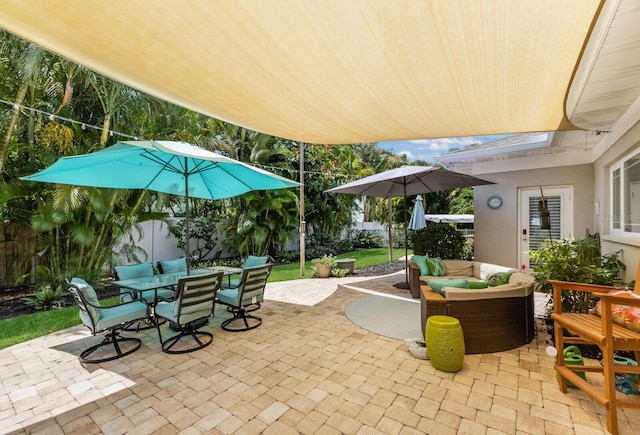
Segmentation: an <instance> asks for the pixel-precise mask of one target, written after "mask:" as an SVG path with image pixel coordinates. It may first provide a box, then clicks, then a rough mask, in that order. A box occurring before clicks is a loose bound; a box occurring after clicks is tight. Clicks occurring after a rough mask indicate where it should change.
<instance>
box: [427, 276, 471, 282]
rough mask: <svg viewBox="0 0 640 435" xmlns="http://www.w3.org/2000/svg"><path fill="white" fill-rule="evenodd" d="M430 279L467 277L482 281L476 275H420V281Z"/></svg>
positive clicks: (467, 278)
mask: <svg viewBox="0 0 640 435" xmlns="http://www.w3.org/2000/svg"><path fill="white" fill-rule="evenodd" d="M430 279H466V280H469V281H480V280H479V279H478V278H476V277H474V276H468V275H445V276H433V275H424V276H421V277H420V281H422V282H424V283H426V282H427V281H429V280H430Z"/></svg>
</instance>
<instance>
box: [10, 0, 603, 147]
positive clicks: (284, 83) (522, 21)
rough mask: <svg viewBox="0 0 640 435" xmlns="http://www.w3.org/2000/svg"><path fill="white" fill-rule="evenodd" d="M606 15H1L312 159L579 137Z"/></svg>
mask: <svg viewBox="0 0 640 435" xmlns="http://www.w3.org/2000/svg"><path fill="white" fill-rule="evenodd" d="M600 6H601V1H600V0H535V1H519V0H473V1H471V0H446V1H445V0H431V1H429V0H415V1H410V0H395V1H391V0H389V1H374V0H322V1H307V0H301V1H294V0H233V1H229V0H190V1H186V0H180V1H178V0H146V1H145V0H109V1H104V0H77V1H70V0H68V1H53V0H38V1H24V0H3V2H2V6H1V7H0V27H2V28H4V29H6V30H8V31H9V32H12V33H14V34H16V35H18V36H21V37H23V38H25V39H27V40H30V41H33V42H35V43H37V44H38V45H40V46H42V47H44V48H47V49H49V50H51V51H53V52H55V53H57V54H60V55H62V56H64V57H66V58H69V59H71V60H73V61H76V62H78V63H81V64H83V65H86V66H87V67H89V68H91V69H93V70H95V71H97V72H100V73H102V74H105V75H107V76H109V77H111V78H113V79H115V80H118V81H121V82H123V83H125V84H127V85H130V86H132V87H134V88H136V89H139V90H141V91H143V92H147V93H149V94H152V95H155V96H157V97H159V98H162V99H165V100H167V101H171V102H173V103H176V104H178V105H181V106H184V107H188V108H190V109H193V110H196V111H198V112H201V113H204V114H207V115H209V116H212V117H215V118H218V119H222V120H225V121H228V122H231V123H234V124H237V125H241V126H244V127H247V128H250V129H253V130H257V131H261V132H265V133H269V134H272V135H275V136H280V137H285V138H290V139H294V140H300V141H305V142H311V143H355V142H369V141H385V140H394V139H418V138H434V137H449V136H466V135H483V134H496V133H515V132H527V131H546V130H556V129H566V128H571V126H570V124H569V123H568V122H567V120H566V118H565V110H564V100H565V96H566V94H567V91H568V88H569V85H570V83H571V78H572V74H573V72H574V69H575V67H576V64H577V62H578V61H579V58H580V53H581V50H582V48H583V45H584V43H585V40H586V38H588V36H589V31H590V28H591V25H592V23H593V22H594V20H595V18H596V16H597V13H598V11H599V8H600Z"/></svg>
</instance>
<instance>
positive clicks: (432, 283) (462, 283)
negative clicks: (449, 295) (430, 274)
mask: <svg viewBox="0 0 640 435" xmlns="http://www.w3.org/2000/svg"><path fill="white" fill-rule="evenodd" d="M427 285H428V286H429V287H431V288H432V289H433V291H434V292H436V293H438V294H440V295H442V296H444V291H442V289H443V288H445V287H456V288H469V280H467V279H458V278H449V279H430V280H429V281H427Z"/></svg>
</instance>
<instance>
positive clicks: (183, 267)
mask: <svg viewBox="0 0 640 435" xmlns="http://www.w3.org/2000/svg"><path fill="white" fill-rule="evenodd" d="M158 264H159V265H160V268H161V269H162V273H176V272H186V271H187V259H186V258H185V257H182V258H177V259H175V260H165V261H158Z"/></svg>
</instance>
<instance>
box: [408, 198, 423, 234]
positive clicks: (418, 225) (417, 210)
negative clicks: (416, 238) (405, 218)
mask: <svg viewBox="0 0 640 435" xmlns="http://www.w3.org/2000/svg"><path fill="white" fill-rule="evenodd" d="M426 226H427V220H426V219H425V218H424V206H423V205H422V196H421V195H418V197H417V198H416V203H415V204H414V205H413V212H412V213H411V219H409V229H410V230H419V229H422V228H424V227H426Z"/></svg>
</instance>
